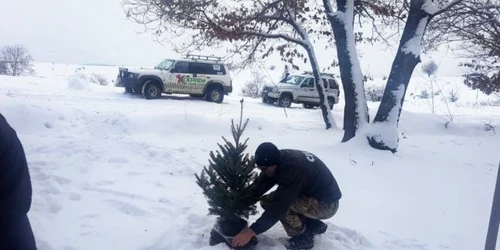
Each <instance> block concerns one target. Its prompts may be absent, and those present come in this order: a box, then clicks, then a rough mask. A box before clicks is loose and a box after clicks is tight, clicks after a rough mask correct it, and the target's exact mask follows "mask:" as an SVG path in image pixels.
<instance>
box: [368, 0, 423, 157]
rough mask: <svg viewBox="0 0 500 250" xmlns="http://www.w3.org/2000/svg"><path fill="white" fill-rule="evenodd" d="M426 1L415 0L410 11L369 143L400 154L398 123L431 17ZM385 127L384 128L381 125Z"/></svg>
mask: <svg viewBox="0 0 500 250" xmlns="http://www.w3.org/2000/svg"><path fill="white" fill-rule="evenodd" d="M425 2H426V1H425V0H412V1H411V3H410V12H409V14H408V18H407V21H406V24H405V27H404V30H403V35H402V37H401V39H400V41H399V48H398V52H397V54H396V57H395V58H394V61H393V63H392V68H391V72H390V74H389V78H388V79H387V84H386V86H385V90H384V95H383V97H382V101H381V103H380V106H379V108H378V110H377V114H376V116H375V119H374V121H373V124H372V125H373V130H372V134H371V135H369V136H368V142H369V143H370V145H371V146H372V147H374V148H376V149H381V150H390V151H391V152H393V153H395V152H396V151H397V146H398V141H399V136H398V132H397V129H398V124H399V117H400V115H401V109H402V107H403V102H404V97H405V94H406V90H407V89H408V84H409V82H410V78H411V76H412V74H413V70H414V69H415V67H416V66H417V64H418V63H419V62H420V51H421V49H420V45H421V41H422V37H423V35H424V32H425V29H426V27H427V24H428V23H429V21H430V19H431V17H432V16H431V15H430V14H428V13H427V12H425V11H424V10H423V8H422V7H423V5H424V3H425ZM381 124H384V126H377V125H381Z"/></svg>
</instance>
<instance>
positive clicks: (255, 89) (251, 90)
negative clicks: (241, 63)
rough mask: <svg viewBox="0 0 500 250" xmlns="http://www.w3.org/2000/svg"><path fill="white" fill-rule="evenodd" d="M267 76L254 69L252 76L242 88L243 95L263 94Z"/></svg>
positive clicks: (259, 95) (253, 96)
mask: <svg viewBox="0 0 500 250" xmlns="http://www.w3.org/2000/svg"><path fill="white" fill-rule="evenodd" d="M265 78H266V77H265V76H264V74H262V73H260V72H259V71H256V70H252V76H251V79H250V80H249V81H247V82H246V83H245V86H244V87H243V89H242V90H241V92H242V94H243V96H246V97H251V98H258V97H261V96H262V87H264V84H265Z"/></svg>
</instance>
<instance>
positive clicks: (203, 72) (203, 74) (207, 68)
mask: <svg viewBox="0 0 500 250" xmlns="http://www.w3.org/2000/svg"><path fill="white" fill-rule="evenodd" d="M213 68H214V66H213V65H212V64H210V63H202V62H190V63H189V72H190V73H192V77H191V78H188V79H186V83H187V91H188V92H189V94H203V89H204V87H205V85H206V84H207V82H208V81H209V80H210V79H211V75H213V74H214V69H213Z"/></svg>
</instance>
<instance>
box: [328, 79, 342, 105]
mask: <svg viewBox="0 0 500 250" xmlns="http://www.w3.org/2000/svg"><path fill="white" fill-rule="evenodd" d="M328 83H329V84H328V85H329V87H330V95H333V96H335V97H336V98H335V103H338V101H339V95H340V89H339V85H338V84H337V82H336V81H335V80H334V79H331V78H330V79H328Z"/></svg>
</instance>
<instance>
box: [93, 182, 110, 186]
mask: <svg viewBox="0 0 500 250" xmlns="http://www.w3.org/2000/svg"><path fill="white" fill-rule="evenodd" d="M114 183H115V182H114V181H100V182H97V183H96V184H95V185H96V186H109V185H113V184H114Z"/></svg>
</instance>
